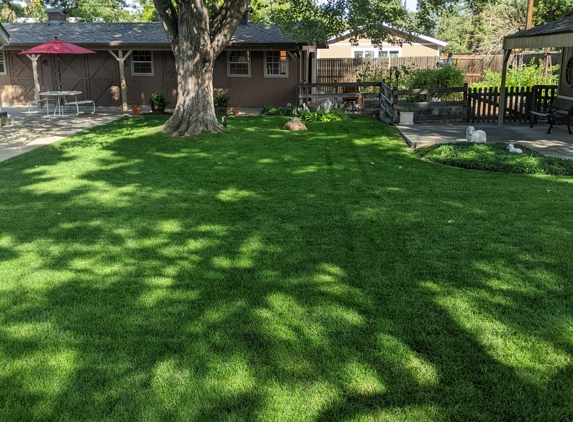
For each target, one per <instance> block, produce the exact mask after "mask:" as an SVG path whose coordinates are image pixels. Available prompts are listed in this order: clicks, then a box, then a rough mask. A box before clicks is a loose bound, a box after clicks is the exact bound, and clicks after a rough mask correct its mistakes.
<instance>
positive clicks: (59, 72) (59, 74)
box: [57, 54, 62, 91]
mask: <svg viewBox="0 0 573 422" xmlns="http://www.w3.org/2000/svg"><path fill="white" fill-rule="evenodd" d="M57 56H58V76H59V78H60V86H59V88H58V89H59V90H60V91H61V90H62V71H61V70H60V55H59V54H58V55H57Z"/></svg>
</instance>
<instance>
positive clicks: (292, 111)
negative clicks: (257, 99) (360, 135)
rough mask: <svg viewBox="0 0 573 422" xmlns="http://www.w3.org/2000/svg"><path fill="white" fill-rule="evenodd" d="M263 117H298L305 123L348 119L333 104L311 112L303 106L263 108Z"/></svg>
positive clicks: (260, 112)
mask: <svg viewBox="0 0 573 422" xmlns="http://www.w3.org/2000/svg"><path fill="white" fill-rule="evenodd" d="M259 114H260V115H263V116H296V117H298V118H299V119H300V120H301V121H303V122H323V123H326V122H340V121H342V120H345V119H347V118H348V116H347V115H346V114H345V113H344V111H342V110H340V109H336V108H332V103H328V104H326V103H325V104H324V105H323V106H322V107H321V106H319V108H318V110H316V111H311V110H309V109H308V107H306V105H302V106H287V107H273V106H268V105H266V106H263V107H261V110H260V111H259Z"/></svg>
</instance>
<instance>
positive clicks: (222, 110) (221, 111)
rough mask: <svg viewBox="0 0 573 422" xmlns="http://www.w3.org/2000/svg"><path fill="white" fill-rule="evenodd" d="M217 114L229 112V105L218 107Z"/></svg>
mask: <svg viewBox="0 0 573 422" xmlns="http://www.w3.org/2000/svg"><path fill="white" fill-rule="evenodd" d="M215 114H227V107H216V108H215Z"/></svg>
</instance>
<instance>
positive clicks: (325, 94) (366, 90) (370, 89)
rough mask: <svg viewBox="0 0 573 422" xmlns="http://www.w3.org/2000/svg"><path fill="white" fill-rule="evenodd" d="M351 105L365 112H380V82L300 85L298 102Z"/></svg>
mask: <svg viewBox="0 0 573 422" xmlns="http://www.w3.org/2000/svg"><path fill="white" fill-rule="evenodd" d="M329 99H331V100H333V101H334V102H343V103H350V104H349V105H351V106H352V107H353V108H358V109H360V110H361V111H364V112H370V111H378V108H379V104H380V83H379V82H351V83H348V82H336V83H324V84H318V83H316V84H311V83H300V84H299V85H298V101H299V104H302V103H309V102H312V103H315V104H319V103H321V102H324V101H326V100H329Z"/></svg>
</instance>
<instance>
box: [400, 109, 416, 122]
mask: <svg viewBox="0 0 573 422" xmlns="http://www.w3.org/2000/svg"><path fill="white" fill-rule="evenodd" d="M400 124H401V125H413V124H414V112H413V111H401V112H400Z"/></svg>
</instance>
